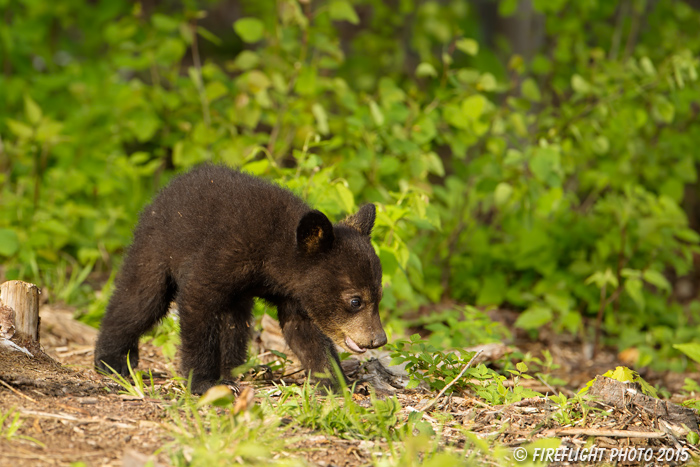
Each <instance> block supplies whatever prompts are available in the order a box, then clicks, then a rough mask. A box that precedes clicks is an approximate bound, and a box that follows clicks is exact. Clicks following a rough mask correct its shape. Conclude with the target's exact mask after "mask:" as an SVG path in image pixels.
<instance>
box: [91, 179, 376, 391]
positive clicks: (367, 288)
mask: <svg viewBox="0 0 700 467" xmlns="http://www.w3.org/2000/svg"><path fill="white" fill-rule="evenodd" d="M374 219H375V207H374V205H372V204H367V205H364V206H362V207H361V208H360V209H359V211H358V212H357V213H356V214H354V215H352V216H350V217H348V218H346V219H345V220H343V221H341V222H338V223H337V224H335V225H333V224H331V222H330V221H329V220H328V218H327V217H326V216H325V215H324V214H322V213H321V212H319V211H316V210H313V209H311V208H310V207H309V206H308V205H307V204H306V203H304V202H303V201H302V200H301V199H299V198H298V197H296V196H295V195H293V194H292V193H291V192H289V191H288V190H286V189H283V188H281V187H279V186H276V185H273V184H271V183H268V182H266V181H263V180H261V179H259V178H256V177H253V176H251V175H247V174H245V173H242V172H239V171H236V170H233V169H230V168H227V167H224V166H217V165H204V166H201V167H199V168H196V169H194V170H192V171H191V172H189V173H186V174H184V175H182V176H180V177H179V178H176V179H175V180H173V182H172V183H171V184H170V185H169V186H167V187H166V188H165V189H163V190H162V191H161V193H160V194H159V195H158V196H157V197H156V198H155V200H154V201H153V202H152V203H151V204H150V205H149V206H147V207H146V208H145V209H144V210H143V212H142V213H141V217H140V220H139V223H138V225H137V227H136V229H135V231H134V241H133V244H132V245H131V247H130V248H129V250H128V252H127V255H126V257H125V259H124V263H123V265H122V269H121V271H120V273H119V275H118V276H117V280H116V289H115V291H114V294H113V295H112V297H111V299H110V302H109V305H108V306H107V311H106V313H105V316H104V319H103V321H102V326H101V330H100V335H99V338H98V339H97V345H96V348H95V366H96V368H97V369H98V370H101V371H103V372H107V373H109V372H110V370H109V368H108V366H109V367H111V368H113V369H114V370H115V371H117V372H118V373H120V374H122V375H128V373H129V371H128V367H127V355H129V359H130V364H131V366H132V368H133V367H135V366H136V364H137V363H138V343H139V337H140V336H141V335H142V334H143V333H145V332H146V331H148V330H149V329H150V328H152V327H153V326H154V325H155V324H156V323H158V321H159V320H161V319H162V318H163V317H164V316H165V315H166V313H167V312H168V307H169V304H170V302H171V301H172V300H175V301H176V302H177V306H178V309H179V315H180V328H181V339H182V347H181V353H182V372H183V373H184V375H185V376H187V375H189V374H190V372H191V373H192V387H191V389H192V392H195V393H203V392H204V391H206V390H207V389H209V388H210V387H211V386H213V385H215V384H219V383H220V382H222V381H223V382H224V383H225V384H233V383H231V382H230V381H227V380H226V378H229V377H230V375H231V369H233V368H234V367H236V366H239V365H241V364H243V363H245V361H246V358H247V346H248V340H249V330H250V321H251V310H252V307H253V298H254V297H261V298H263V299H265V300H266V301H268V302H269V303H271V304H273V305H275V306H276V307H277V311H278V317H279V321H280V325H281V326H282V331H283V334H284V337H285V339H286V341H287V343H288V344H289V347H290V348H291V349H292V350H293V351H294V353H295V354H296V355H297V357H299V359H300V360H301V363H302V364H303V365H304V367H305V368H306V370H308V371H309V372H311V373H312V374H316V373H324V372H325V373H327V374H330V375H331V376H330V378H331V379H324V380H323V382H324V383H325V384H333V383H334V382H335V383H337V381H334V380H333V376H332V374H333V373H332V362H333V361H335V362H336V363H338V354H337V352H336V349H335V345H336V344H337V345H339V346H341V347H343V348H345V349H347V350H349V351H351V352H354V353H362V352H364V351H365V350H366V349H368V348H375V347H379V346H382V345H384V344H386V341H387V337H386V334H385V332H384V329H383V328H382V323H381V321H380V319H379V312H378V305H379V301H380V300H381V298H382V267H381V264H380V262H379V258H378V257H377V255H376V254H375V252H374V249H373V248H372V245H371V243H370V234H371V231H372V227H373V226H374Z"/></svg>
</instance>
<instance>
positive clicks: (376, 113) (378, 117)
mask: <svg viewBox="0 0 700 467" xmlns="http://www.w3.org/2000/svg"><path fill="white" fill-rule="evenodd" d="M369 112H370V114H372V119H373V120H374V123H376V124H377V126H382V125H384V114H383V113H382V109H380V108H379V105H377V103H376V102H375V101H373V100H372V101H369Z"/></svg>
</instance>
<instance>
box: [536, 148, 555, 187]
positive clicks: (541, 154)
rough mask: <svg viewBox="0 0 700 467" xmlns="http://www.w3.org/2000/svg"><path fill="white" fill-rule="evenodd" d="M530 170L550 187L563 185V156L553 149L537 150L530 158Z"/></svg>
mask: <svg viewBox="0 0 700 467" xmlns="http://www.w3.org/2000/svg"><path fill="white" fill-rule="evenodd" d="M530 170H531V171H532V173H533V175H535V177H537V179H539V180H540V181H541V182H543V183H547V184H548V185H550V186H559V185H560V184H561V156H560V154H559V151H557V150H556V149H554V148H552V147H539V148H536V149H535V151H534V154H533V156H532V158H530Z"/></svg>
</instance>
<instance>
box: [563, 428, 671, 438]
mask: <svg viewBox="0 0 700 467" xmlns="http://www.w3.org/2000/svg"><path fill="white" fill-rule="evenodd" d="M555 433H556V434H557V436H567V435H571V436H576V435H583V436H606V437H609V438H647V439H660V438H666V437H667V436H668V435H667V434H666V433H657V432H655V431H627V430H595V429H583V428H580V429H579V428H572V429H568V430H557V431H556V432H555Z"/></svg>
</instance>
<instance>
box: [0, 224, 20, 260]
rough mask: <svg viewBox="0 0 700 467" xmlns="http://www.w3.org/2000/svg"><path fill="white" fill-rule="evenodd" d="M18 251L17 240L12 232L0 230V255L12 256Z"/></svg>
mask: <svg viewBox="0 0 700 467" xmlns="http://www.w3.org/2000/svg"><path fill="white" fill-rule="evenodd" d="M17 250H19V238H17V234H16V233H15V231H14V230H10V229H0V255H1V256H12V255H14V254H15V253H17Z"/></svg>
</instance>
